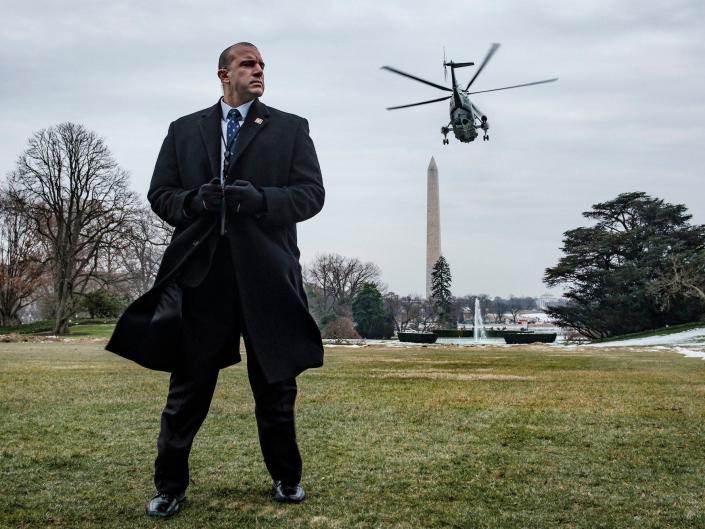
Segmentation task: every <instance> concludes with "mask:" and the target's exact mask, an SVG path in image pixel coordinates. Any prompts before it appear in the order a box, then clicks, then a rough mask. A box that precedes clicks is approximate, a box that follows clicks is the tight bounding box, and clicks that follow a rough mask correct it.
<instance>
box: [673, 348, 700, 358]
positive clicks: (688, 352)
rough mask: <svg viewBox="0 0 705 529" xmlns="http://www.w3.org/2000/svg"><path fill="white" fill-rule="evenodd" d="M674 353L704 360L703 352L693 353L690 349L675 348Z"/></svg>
mask: <svg viewBox="0 0 705 529" xmlns="http://www.w3.org/2000/svg"><path fill="white" fill-rule="evenodd" d="M675 351H676V353H680V354H682V355H684V356H692V357H695V358H703V359H705V351H693V350H692V349H686V348H685V347H676V348H675Z"/></svg>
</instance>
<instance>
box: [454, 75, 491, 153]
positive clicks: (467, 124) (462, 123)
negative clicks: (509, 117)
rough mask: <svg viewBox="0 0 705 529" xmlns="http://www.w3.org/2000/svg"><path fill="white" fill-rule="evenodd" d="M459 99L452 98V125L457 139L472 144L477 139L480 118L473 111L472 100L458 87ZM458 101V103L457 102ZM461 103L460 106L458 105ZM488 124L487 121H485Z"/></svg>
mask: <svg viewBox="0 0 705 529" xmlns="http://www.w3.org/2000/svg"><path fill="white" fill-rule="evenodd" d="M455 93H456V94H457V97H451V98H450V123H449V125H450V126H451V127H452V129H453V134H454V135H455V137H456V138H457V139H458V140H460V141H462V142H463V143H470V142H471V141H474V140H475V138H477V127H478V126H477V125H476V124H475V120H476V119H480V117H479V116H477V115H476V114H475V112H474V111H473V107H472V104H471V103H470V98H469V97H468V96H467V94H465V93H464V92H463V91H462V90H459V89H458V88H457V87H456V92H455ZM456 99H457V100H458V101H456ZM458 103H460V104H458ZM485 122H486V120H485Z"/></svg>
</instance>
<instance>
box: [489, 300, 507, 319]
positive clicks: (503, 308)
mask: <svg viewBox="0 0 705 529" xmlns="http://www.w3.org/2000/svg"><path fill="white" fill-rule="evenodd" d="M488 310H489V312H490V314H492V316H494V321H495V322H497V323H502V322H503V321H504V313H505V312H507V302H506V301H505V300H504V299H502V298H501V297H499V296H495V298H494V299H493V300H492V301H490V302H489V303H488Z"/></svg>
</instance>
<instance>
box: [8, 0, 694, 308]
mask: <svg viewBox="0 0 705 529" xmlns="http://www.w3.org/2000/svg"><path fill="white" fill-rule="evenodd" d="M8 4H10V5H8ZM252 4H255V3H254V2H248V3H247V5H245V4H244V3H239V2H232V1H231V2H216V1H191V2H186V1H175V0H170V1H168V2H166V1H164V2H157V1H153V2H137V1H111V2H102V1H96V0H85V1H78V0H66V1H64V2H49V1H32V2H3V4H2V8H0V14H1V15H2V20H3V23H2V26H1V27H0V35H1V37H0V44H1V45H0V66H1V72H2V74H1V75H0V96H1V98H2V106H1V107H0V122H1V123H2V127H1V130H0V172H1V173H2V174H3V175H5V174H7V172H9V171H10V170H11V169H12V168H13V167H14V164H15V161H16V159H17V156H18V155H19V154H20V152H22V150H23V149H24V148H25V146H26V141H27V138H28V137H29V136H30V135H31V133H32V132H33V131H37V130H39V129H42V128H45V127H48V126H50V125H52V124H56V123H59V122H62V121H75V122H80V123H83V124H84V125H86V126H87V127H88V128H90V129H93V130H95V131H97V132H98V133H99V134H100V135H102V136H103V137H104V138H105V140H106V141H107V143H108V145H109V147H110V148H111V150H112V152H113V154H114V156H115V157H116V159H117V160H118V162H119V163H120V164H121V166H122V167H124V168H125V169H127V170H128V171H129V172H130V173H131V175H132V185H133V187H134V188H135V190H136V191H138V192H139V193H141V194H142V196H145V195H146V190H147V187H148V185H149V179H150V177H151V173H152V169H153V167H154V161H155V159H156V155H157V152H158V150H159V147H160V145H161V142H162V139H163V137H164V135H165V133H166V130H167V127H168V125H169V123H170V122H171V121H173V120H174V119H176V118H177V117H179V116H181V115H184V114H187V113H191V112H194V111H196V110H199V109H202V108H205V107H208V106H211V105H212V104H214V103H215V102H216V101H217V99H218V97H219V95H220V92H219V90H220V88H219V84H218V81H217V78H216V64H217V57H218V54H219V53H220V51H221V50H222V49H223V48H224V47H225V46H227V45H229V44H231V43H233V42H237V41H241V40H245V41H251V42H254V43H256V44H257V45H258V47H259V49H260V51H261V52H262V55H263V57H264V60H265V62H266V63H267V67H266V82H267V89H266V92H265V94H264V97H263V98H262V101H263V102H264V103H265V104H268V105H270V106H273V107H276V108H279V109H282V110H286V111H289V112H293V113H296V114H299V115H301V116H304V117H306V118H307V119H308V120H309V122H310V126H311V135H312V137H313V139H314V142H315V143H316V147H317V151H318V156H319V159H320V162H321V167H322V170H323V176H324V182H325V185H326V191H327V193H326V204H325V207H324V209H323V211H322V212H321V213H320V214H319V215H318V216H317V217H315V218H314V219H311V220H309V221H307V222H305V223H302V224H300V225H299V245H300V247H301V250H302V261H303V263H304V264H305V263H306V262H308V261H310V260H311V259H312V258H313V257H314V256H315V255H316V254H317V253H324V252H337V253H340V254H342V255H346V256H351V257H358V258H360V259H361V260H364V261H373V262H375V263H376V264H378V265H379V266H380V268H381V269H382V274H383V280H384V282H385V283H386V284H387V285H388V286H389V289H390V290H393V291H395V292H397V293H399V294H410V293H418V294H423V293H424V291H425V275H424V274H425V241H426V234H425V229H426V218H425V215H426V196H425V194H426V169H427V167H428V163H429V160H430V158H431V156H434V157H435V159H436V162H437V165H438V169H439V178H440V197H441V198H440V200H441V230H442V249H443V254H444V255H445V256H446V258H447V259H448V261H449V263H450V266H451V270H452V274H453V287H452V290H453V293H454V294H455V295H457V296H461V295H465V294H470V293H487V294H490V295H493V296H494V295H501V296H508V295H510V294H514V295H540V294H542V293H543V292H546V288H545V287H544V285H543V284H542V281H541V278H542V275H543V271H544V269H545V268H546V267H548V266H552V265H554V264H555V263H556V261H557V259H558V258H559V256H560V246H561V237H562V233H563V232H564V231H565V230H568V229H571V228H575V227H577V226H580V225H583V224H584V219H583V218H582V217H581V212H582V211H584V210H587V209H589V208H590V206H591V205H592V204H593V203H596V202H600V201H605V200H609V199H611V198H614V197H615V196H616V195H617V194H618V193H621V192H627V191H645V192H647V193H649V194H651V195H653V196H657V197H660V198H663V199H665V200H667V201H669V202H674V203H683V204H685V205H686V206H687V207H688V209H689V210H690V212H691V213H692V214H693V221H694V222H697V223H705V192H704V191H705V184H704V183H703V177H704V176H705V39H704V38H703V35H705V3H703V2H702V1H701V0H668V1H659V0H651V1H649V2H641V1H637V0H609V1H608V0H590V1H582V2H565V1H562V0H550V1H534V2H525V1H521V0H512V1H502V0H482V1H456V2H451V1H446V0H438V1H435V2H421V1H417V0H407V1H403V2H402V1H395V2H384V1H379V0H377V1H368V0H362V1H360V0H358V1H357V2H354V3H353V2H327V1H326V2H324V1H319V0H312V1H308V2H285V1H281V0H276V1H269V2H266V3H257V4H261V5H257V6H256V7H250V5H252ZM492 42H500V43H501V44H502V47H501V48H500V49H499V51H498V52H497V53H496V54H495V56H494V59H493V60H492V62H490V63H489V65H488V66H487V67H486V68H485V70H484V71H483V72H482V74H481V76H480V77H479V78H478V80H477V81H476V82H475V83H474V85H473V88H474V89H476V90H482V89H489V88H495V87H498V86H506V85H511V84H518V83H523V82H530V81H535V80H539V79H546V78H550V77H560V80H559V81H558V82H557V83H552V84H547V85H541V86H536V87H528V88H520V89H516V90H507V91H502V92H495V93H489V94H479V95H477V96H475V97H474V99H473V102H474V103H475V104H476V105H477V106H478V107H479V108H481V109H482V110H483V112H485V114H487V116H488V117H489V122H490V125H491V130H490V136H491V141H490V142H482V141H479V142H477V141H476V142H474V143H470V144H462V143H459V142H458V141H456V140H455V138H452V139H451V141H450V145H446V146H443V145H442V144H441V140H442V136H441V134H440V127H441V125H444V124H446V123H447V122H448V106H447V103H446V102H442V103H436V104H433V105H426V106H422V107H418V108H412V109H406V110H398V111H393V112H388V111H386V110H385V107H387V106H393V105H401V104H406V103H412V102H416V101H422V100H427V99H433V98H436V97H441V96H442V95H444V93H442V92H440V91H439V90H436V89H434V88H432V87H429V86H426V85H423V84H420V83H416V82H414V81H412V80H408V79H405V78H402V77H398V76H395V75H393V74H391V73H389V72H385V71H383V70H380V66H382V65H391V66H394V67H396V68H398V69H401V70H404V71H408V72H410V73H413V74H416V75H418V76H420V77H424V78H427V79H429V80H431V81H434V82H436V83H439V84H444V80H443V68H442V60H443V47H444V46H445V49H446V54H447V57H448V59H453V60H455V61H475V62H476V63H479V62H480V61H481V60H482V58H483V56H484V55H485V53H486V51H487V49H488V48H489V46H490V44H491V43H492ZM473 72H474V69H473V68H466V69H462V70H458V76H459V79H460V80H461V81H463V80H464V81H465V82H467V80H469V78H470V77H471V76H472V74H473ZM448 82H450V81H448Z"/></svg>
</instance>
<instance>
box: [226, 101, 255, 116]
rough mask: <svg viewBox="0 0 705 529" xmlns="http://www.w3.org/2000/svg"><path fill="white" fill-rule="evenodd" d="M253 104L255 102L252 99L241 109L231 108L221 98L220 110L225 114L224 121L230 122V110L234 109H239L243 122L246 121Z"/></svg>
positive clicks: (240, 107)
mask: <svg viewBox="0 0 705 529" xmlns="http://www.w3.org/2000/svg"><path fill="white" fill-rule="evenodd" d="M253 102H254V99H250V100H249V101H248V102H247V103H243V104H242V105H240V106H239V107H231V106H230V105H228V104H227V103H226V102H225V101H224V100H223V98H222V97H221V98H220V110H221V112H222V113H223V121H227V120H228V112H230V109H232V108H237V109H238V110H239V111H240V115H241V116H242V121H245V118H246V117H247V112H248V111H249V110H250V107H251V106H252V103H253Z"/></svg>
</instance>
